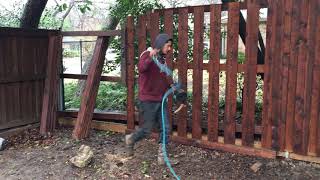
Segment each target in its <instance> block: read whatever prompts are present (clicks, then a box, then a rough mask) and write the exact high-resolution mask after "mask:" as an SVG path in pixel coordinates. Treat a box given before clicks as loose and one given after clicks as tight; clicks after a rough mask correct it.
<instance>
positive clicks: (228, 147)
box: [170, 136, 276, 159]
mask: <svg viewBox="0 0 320 180" xmlns="http://www.w3.org/2000/svg"><path fill="white" fill-rule="evenodd" d="M170 139H172V141H175V142H178V143H181V144H185V145H191V146H196V147H200V148H206V149H214V150H220V151H227V152H231V153H238V154H243V155H248V156H258V157H263V158H271V159H275V158H276V152H275V151H272V150H268V149H258V148H249V147H245V146H237V145H233V144H223V143H218V142H210V141H203V140H200V141H199V140H197V139H189V138H183V137H179V136H172V137H170Z"/></svg>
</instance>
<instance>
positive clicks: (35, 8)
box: [20, 0, 48, 28]
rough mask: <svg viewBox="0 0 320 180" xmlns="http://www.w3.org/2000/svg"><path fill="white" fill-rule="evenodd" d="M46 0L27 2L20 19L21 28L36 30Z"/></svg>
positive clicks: (29, 0)
mask: <svg viewBox="0 0 320 180" xmlns="http://www.w3.org/2000/svg"><path fill="white" fill-rule="evenodd" d="M47 2H48V0H28V2H27V3H26V6H25V8H24V10H23V14H22V17H21V22H20V27H21V28H38V26H39V22H40V18H41V15H42V12H43V10H44V8H45V7H46V4H47Z"/></svg>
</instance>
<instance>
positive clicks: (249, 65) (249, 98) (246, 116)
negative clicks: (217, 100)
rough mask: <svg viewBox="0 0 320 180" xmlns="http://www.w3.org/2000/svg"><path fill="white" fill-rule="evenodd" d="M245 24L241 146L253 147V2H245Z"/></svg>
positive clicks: (255, 15) (255, 5) (255, 36)
mask: <svg viewBox="0 0 320 180" xmlns="http://www.w3.org/2000/svg"><path fill="white" fill-rule="evenodd" d="M247 7H248V11H247V14H248V15H247V23H246V26H247V27H246V29H247V33H246V59H245V65H246V72H245V74H244V93H243V118H242V145H244V146H251V147H252V146H253V142H254V120H255V97H256V76H257V71H256V70H257V67H256V66H257V53H258V48H257V43H258V32H259V9H260V7H259V5H258V3H256V1H254V0H247Z"/></svg>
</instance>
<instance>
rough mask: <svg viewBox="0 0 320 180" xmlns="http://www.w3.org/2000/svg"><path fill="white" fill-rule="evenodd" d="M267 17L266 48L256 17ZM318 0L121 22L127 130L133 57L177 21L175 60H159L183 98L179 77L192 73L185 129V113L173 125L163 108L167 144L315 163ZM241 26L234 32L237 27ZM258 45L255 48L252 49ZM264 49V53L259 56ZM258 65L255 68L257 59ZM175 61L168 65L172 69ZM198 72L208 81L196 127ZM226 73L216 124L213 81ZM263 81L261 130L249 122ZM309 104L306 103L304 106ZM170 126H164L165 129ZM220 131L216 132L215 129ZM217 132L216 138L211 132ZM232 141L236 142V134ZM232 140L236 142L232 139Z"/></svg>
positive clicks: (319, 108) (319, 97)
mask: <svg viewBox="0 0 320 180" xmlns="http://www.w3.org/2000/svg"><path fill="white" fill-rule="evenodd" d="M262 8H267V9H268V17H267V30H266V31H267V35H266V42H264V43H262V44H261V40H260V38H259V36H260V33H259V12H260V9H262ZM240 10H247V17H248V18H247V19H246V21H245V23H246V24H245V35H246V36H245V38H244V39H243V40H244V44H245V61H244V64H239V63H238V41H239V34H240V32H239V29H240V31H242V33H243V30H241V28H243V26H242V25H243V24H241V23H240V22H241V20H242V19H241V18H240ZM222 11H227V12H228V23H227V30H228V31H227V60H226V64H221V63H220V52H221V51H220V37H221V13H222ZM205 12H208V13H210V50H209V52H210V60H209V63H204V62H203V43H202V42H203V38H204V37H203V34H204V33H203V32H204V28H203V27H204V26H203V23H204V13H205ZM319 13H320V9H319V1H318V0H306V1H299V0H287V1H284V0H270V1H268V2H267V1H264V0H260V1H259V0H247V1H246V2H245V3H238V2H234V3H227V4H222V5H206V6H196V7H183V8H174V9H162V10H154V11H153V12H148V13H146V14H145V15H142V16H140V17H138V22H137V24H134V17H131V16H129V17H128V19H127V27H126V29H127V36H128V37H127V43H126V45H127V71H128V72H127V75H128V77H127V80H128V81H127V86H128V104H127V105H128V106H127V115H128V117H127V118H128V124H127V127H128V129H129V130H133V129H134V128H135V125H136V123H135V121H137V119H135V114H134V92H133V87H134V83H135V81H134V69H135V65H134V58H135V56H137V54H135V49H134V41H135V37H137V39H138V43H139V45H138V53H141V52H142V51H143V50H145V49H146V46H147V39H149V38H150V39H151V44H152V43H153V42H154V40H155V37H156V35H157V34H158V33H159V32H160V28H159V27H162V26H164V27H163V28H162V29H163V30H162V32H165V33H167V34H169V35H170V36H172V35H173V34H174V32H173V31H174V30H173V29H174V27H173V24H174V23H173V19H174V17H177V18H178V32H177V34H178V38H177V39H174V41H178V52H179V53H178V56H177V57H173V54H169V55H168V57H167V62H168V65H169V66H170V67H171V68H175V69H177V70H178V75H179V79H180V81H181V82H182V84H183V85H184V87H185V90H187V72H188V69H192V70H193V73H192V75H193V76H192V78H193V81H192V126H191V129H192V130H191V131H190V132H189V131H188V128H187V116H188V114H187V109H184V110H183V111H180V112H179V114H178V118H177V119H175V118H173V114H172V100H171V99H170V100H169V112H170V121H171V122H173V123H174V124H176V125H177V128H176V129H174V130H175V132H173V134H172V136H171V138H172V139H174V140H177V141H179V142H183V143H187V144H196V145H198V146H202V147H208V148H216V149H221V150H228V151H231V152H241V153H244V154H249V155H259V156H264V157H274V156H276V155H277V153H278V155H279V154H281V153H280V152H284V151H288V152H293V155H309V156H319V155H320V117H319V112H320V105H319V103H320V87H319V86H320V83H319V77H320V69H319V67H320V66H319V65H320V58H319V53H320V49H319V47H320V39H319V38H320V32H319V28H318V27H320V17H319ZM189 15H192V16H193V20H194V21H193V22H194V28H193V33H194V36H193V57H192V61H191V63H190V61H189V60H190V59H189V60H188V52H187V50H188V43H189V41H188V31H189V30H190V29H188V16H189ZM241 26H242V27H241ZM259 43H260V45H259V46H258V44H259ZM263 44H265V46H266V48H265V51H264V46H263ZM261 52H262V53H264V54H263V55H264V63H263V64H260V63H259V64H257V59H258V56H259V54H260V53H261ZM173 59H176V61H173ZM203 71H207V72H208V73H209V86H208V89H207V91H208V107H207V108H208V118H207V121H206V122H207V124H206V129H207V132H204V131H203V128H202V126H201V123H202V122H201V118H202V113H203V112H202V106H201V105H202V96H203V95H202V90H203V89H202V83H203ZM222 71H224V72H226V90H225V94H226V95H225V109H224V112H225V113H224V119H223V122H219V119H218V116H219V114H218V113H219V104H218V103H219V73H220V72H222ZM239 72H243V73H244V84H243V86H244V91H243V103H242V117H241V123H236V103H237V102H236V98H237V94H236V90H237V73H239ZM257 73H259V74H262V75H263V77H264V78H263V107H262V108H263V110H262V123H261V125H257V124H256V122H255V108H256V106H255V97H256V83H257V80H256V75H257ZM311 97H312V98H311ZM171 125H172V124H171ZM221 126H222V127H221ZM219 129H221V130H222V134H221V131H219ZM237 133H238V134H237ZM239 133H240V135H239Z"/></svg>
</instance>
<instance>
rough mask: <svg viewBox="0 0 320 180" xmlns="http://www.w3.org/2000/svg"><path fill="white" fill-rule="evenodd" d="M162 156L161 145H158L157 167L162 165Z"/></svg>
mask: <svg viewBox="0 0 320 180" xmlns="http://www.w3.org/2000/svg"><path fill="white" fill-rule="evenodd" d="M164 164H165V162H164V156H163V152H162V144H159V149H158V165H161V166H162V165H164Z"/></svg>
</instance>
